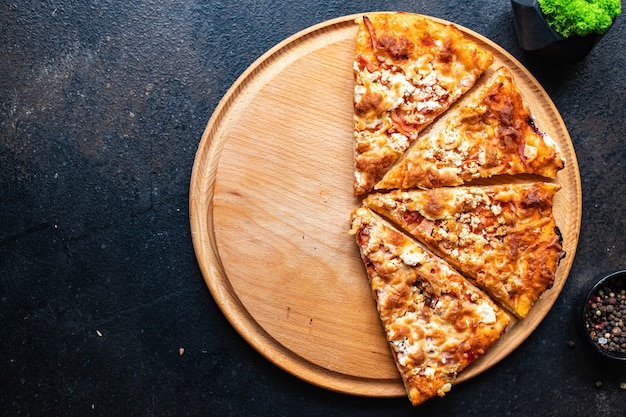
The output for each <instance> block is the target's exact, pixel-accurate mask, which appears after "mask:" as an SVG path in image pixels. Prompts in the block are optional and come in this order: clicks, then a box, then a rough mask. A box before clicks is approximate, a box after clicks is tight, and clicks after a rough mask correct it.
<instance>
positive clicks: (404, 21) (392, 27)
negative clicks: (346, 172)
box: [353, 13, 494, 195]
mask: <svg viewBox="0 0 626 417" xmlns="http://www.w3.org/2000/svg"><path fill="white" fill-rule="evenodd" d="M358 24H359V26H358V31H357V35H356V52H355V59H354V62H353V70H354V78H355V86H354V193H355V195H362V194H364V193H367V192H368V191H371V190H372V189H373V187H374V185H375V184H376V183H377V182H378V181H379V180H380V179H381V178H382V176H383V174H384V173H385V172H386V171H387V170H388V169H389V168H390V167H391V166H392V165H393V164H394V162H395V161H396V160H397V159H398V158H399V157H400V156H401V155H402V154H403V153H404V152H405V151H406V149H407V148H408V147H409V145H410V144H411V143H413V142H414V141H415V140H416V139H417V137H418V134H419V132H420V131H422V130H423V129H424V128H425V127H426V126H428V125H429V124H430V123H432V122H433V120H435V118H436V117H437V116H439V115H440V114H441V113H443V112H444V111H446V110H447V109H448V108H449V107H450V105H451V104H452V103H454V102H455V101H456V100H458V99H459V97H461V96H462V95H463V94H465V93H466V92H467V91H468V90H469V89H470V88H471V87H472V86H473V85H474V83H475V82H476V80H477V79H478V77H479V76H480V75H481V74H482V73H483V71H484V70H485V69H486V68H488V67H489V66H490V65H491V64H492V63H493V59H494V58H493V54H492V53H491V52H490V51H488V50H485V49H483V48H481V47H480V46H479V45H478V44H476V43H475V42H473V41H471V40H469V39H467V38H465V36H464V35H463V33H462V32H461V31H460V30H459V29H458V28H457V27H455V26H454V25H452V24H443V23H440V22H437V21H435V20H432V19H429V18H426V17H423V16H421V15H416V14H409V13H374V14H369V15H367V16H363V17H362V18H361V19H359V22H358Z"/></svg>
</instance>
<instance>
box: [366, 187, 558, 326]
mask: <svg viewBox="0 0 626 417" xmlns="http://www.w3.org/2000/svg"><path fill="white" fill-rule="evenodd" d="M559 188H560V186H558V185H555V184H550V183H543V182H537V183H528V184H502V185H490V186H483V187H478V186H476V187H443V188H433V189H429V190H417V189H414V190H407V191H402V190H394V191H391V192H389V193H387V194H382V193H377V194H370V195H369V196H368V197H367V198H366V199H365V200H364V204H365V205H367V206H368V207H369V208H370V209H372V210H373V211H375V212H377V213H379V214H380V215H382V216H384V217H386V218H388V219H390V220H391V221H392V222H394V223H396V224H398V225H399V226H400V227H401V228H402V229H404V230H405V231H406V232H408V233H409V234H411V235H412V236H414V237H415V238H417V239H418V240H419V241H421V242H422V243H424V244H425V245H426V246H427V247H429V248H430V249H432V250H433V251H434V252H436V253H437V254H439V255H440V256H442V257H443V258H444V259H445V260H447V261H448V262H449V263H450V264H451V265H452V266H453V267H455V268H456V269H457V270H458V271H459V272H461V273H463V274H465V275H466V276H468V277H470V278H472V279H473V280H474V281H475V283H476V284H477V285H478V286H479V287H480V288H482V289H483V290H485V291H487V292H488V293H489V294H490V295H491V296H492V297H494V299H495V300H496V301H498V302H499V303H501V304H502V305H503V306H504V307H506V308H508V309H509V310H510V311H512V312H513V313H515V315H517V316H518V317H519V318H524V317H526V315H527V314H528V312H529V311H530V309H531V308H532V306H533V305H534V303H535V302H536V301H537V299H538V298H539V297H540V296H541V294H542V293H543V292H544V291H545V290H546V289H548V288H549V287H551V286H552V284H553V282H554V278H555V274H556V269H557V266H558V264H559V261H560V259H561V258H562V257H563V256H564V252H563V250H562V247H561V237H560V233H559V231H558V229H557V227H556V224H555V220H554V216H553V213H552V204H553V197H554V195H555V193H556V192H557V190H558V189H559Z"/></svg>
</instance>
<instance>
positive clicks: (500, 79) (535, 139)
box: [375, 67, 564, 190]
mask: <svg viewBox="0 0 626 417" xmlns="http://www.w3.org/2000/svg"><path fill="white" fill-rule="evenodd" d="M442 124H443V127H442V128H440V129H433V131H430V132H428V134H426V135H425V136H424V137H422V138H420V139H419V140H418V141H417V142H416V143H415V145H414V146H413V147H411V148H410V150H409V151H408V152H407V153H406V154H405V155H404V157H403V158H402V159H401V160H400V161H398V163H397V164H396V165H395V166H393V168H391V169H390V170H389V171H388V172H387V173H386V174H385V176H384V177H383V179H382V180H381V181H380V182H379V183H377V184H376V186H375V188H376V189H377V190H382V189H393V188H405V189H406V188H415V187H419V188H432V187H442V186H455V185H462V184H464V183H467V182H469V181H471V180H474V179H477V178H489V177H492V176H495V175H503V174H508V175H517V174H534V175H540V176H543V177H547V178H555V177H556V174H557V172H558V171H559V170H560V169H562V168H563V167H564V162H563V159H562V157H561V156H560V152H559V149H558V146H557V145H556V142H554V140H552V138H550V137H549V136H548V135H547V134H545V133H543V132H541V131H540V130H539V129H538V128H537V127H536V125H535V123H534V120H533V118H532V116H531V114H530V111H529V109H528V106H527V104H526V103H525V102H524V99H523V97H522V95H521V93H520V91H519V89H518V88H517V85H516V83H515V80H514V79H513V76H512V74H511V73H510V71H509V70H508V69H506V68H505V67H500V68H498V69H497V70H496V71H495V72H494V73H493V74H492V75H491V77H490V78H489V80H488V81H487V82H486V83H485V84H484V85H482V86H481V87H480V88H479V89H477V90H476V91H473V92H471V93H469V94H468V96H467V99H464V101H463V102H462V103H459V105H458V106H457V107H455V108H454V109H453V111H451V112H449V113H448V114H447V115H446V118H445V120H444V123H442ZM433 127H434V126H433Z"/></svg>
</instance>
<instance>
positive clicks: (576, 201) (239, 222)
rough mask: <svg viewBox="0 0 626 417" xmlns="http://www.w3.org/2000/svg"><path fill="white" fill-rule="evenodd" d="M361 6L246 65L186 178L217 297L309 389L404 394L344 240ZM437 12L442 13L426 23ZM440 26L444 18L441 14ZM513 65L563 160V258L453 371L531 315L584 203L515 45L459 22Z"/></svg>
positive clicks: (352, 200)
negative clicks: (521, 307)
mask: <svg viewBox="0 0 626 417" xmlns="http://www.w3.org/2000/svg"><path fill="white" fill-rule="evenodd" d="M357 17H358V16H356V15H355V16H346V17H342V18H338V19H334V20H331V21H328V22H325V23H322V24H319V25H316V26H314V27H311V28H309V29H307V30H305V31H303V32H300V33H298V34H296V35H294V36H292V37H291V38H289V39H287V40H285V41H284V42H282V43H280V44H279V45H277V46H276V47H274V48H273V49H271V50H270V51H268V52H267V53H266V54H264V55H263V56H262V57H260V58H259V59H258V60H257V61H256V62H255V63H254V64H253V65H252V66H251V67H250V68H248V69H247V70H246V72H244V73H243V74H242V75H241V77H240V78H239V79H238V80H237V82H236V83H235V84H234V85H233V86H232V87H231V89H230V90H229V91H228V93H227V94H226V96H225V97H224V98H223V100H222V101H221V102H220V104H219V105H218V107H217V109H216V110H215V113H214V114H213V116H212V117H211V119H210V121H209V123H208V125H207V128H206V130H205V132H204V134H203V136H202V140H201V142H200V145H199V148H198V152H197V155H196V160H195V163H194V167H193V173H192V179H191V187H190V218H191V231H192V237H193V243H194V248H195V251H196V256H197V259H198V263H199V265H200V268H201V270H202V273H203V276H204V279H205V281H206V283H207V285H208V287H209V289H210V292H211V294H212V295H213V297H214V298H215V301H216V302H217V304H218V305H219V307H220V308H221V310H222V311H223V313H224V315H225V316H226V317H227V319H228V320H229V321H230V322H231V323H232V325H233V326H234V327H235V328H236V329H237V331H238V332H239V333H240V334H241V336H242V337H243V338H244V339H245V340H246V341H247V342H248V343H250V344H251V345H252V346H253V347H254V348H255V349H257V350H258V351H259V352H260V353H261V354H263V355H264V356H265V357H266V358H268V359H269V360H270V361H272V362H273V363H275V364H276V365H278V366H279V367H281V368H283V369H284V370H286V371H288V372H290V373H292V374H294V375H296V376H298V377H300V378H302V379H304V380H306V381H308V382H310V383H313V384H316V385H318V386H321V387H324V388H328V389H331V390H335V391H339V392H344V393H351V394H356V395H364V396H377V397H390V396H402V395H405V394H404V388H403V386H402V383H401V381H400V379H399V375H398V371H397V370H396V367H395V365H394V362H393V358H392V356H391V352H390V349H389V347H388V345H387V342H386V340H385V335H384V333H383V329H382V325H381V324H380V320H379V318H378V315H377V312H376V307H375V304H374V300H373V298H372V295H371V291H370V288H369V284H368V280H367V275H366V273H365V269H364V267H363V264H362V262H361V259H360V256H359V252H358V248H357V246H356V243H355V242H354V238H353V236H350V235H349V234H348V230H349V213H350V211H351V210H352V209H353V208H355V207H357V206H358V205H360V200H359V199H358V198H356V197H354V196H353V189H352V181H353V171H352V167H353V161H352V158H353V148H352V146H353V135H352V128H353V124H352V114H353V107H352V96H353V83H354V78H353V74H352V62H353V59H354V47H355V46H354V37H355V34H356V31H357V26H356V24H355V23H354V20H355V18H357ZM434 20H438V21H441V22H444V21H442V20H440V19H434ZM445 23H448V22H445ZM460 29H461V30H462V31H463V32H464V33H465V34H466V35H467V36H468V37H469V38H471V39H473V40H474V41H476V42H477V43H479V44H480V45H482V46H483V47H485V48H486V49H489V50H491V51H492V52H493V53H494V55H495V58H496V59H495V63H494V64H493V65H492V67H491V68H490V70H489V71H488V72H487V74H485V75H483V78H482V79H485V78H487V77H488V75H489V73H491V72H492V71H493V70H495V69H496V68H498V67H499V66H501V65H504V66H506V67H508V68H509V69H510V70H511V71H512V73H513V75H514V77H515V78H516V81H517V82H518V83H519V87H520V89H521V90H522V94H523V95H524V97H525V99H526V101H527V103H528V104H529V107H530V109H531V111H532V112H533V114H534V116H535V118H536V123H537V125H538V127H539V128H540V129H542V130H544V131H545V132H547V133H548V134H549V135H550V136H551V137H552V138H554V139H555V140H556V141H557V143H558V144H559V146H560V148H561V152H562V154H563V156H564V158H565V160H566V167H565V169H564V170H562V171H561V172H560V173H559V175H558V178H557V179H556V180H555V182H557V183H558V184H560V185H561V186H562V189H561V190H560V191H559V192H558V193H557V196H556V199H555V204H554V211H555V217H556V221H557V224H558V226H559V228H560V230H561V232H562V235H563V239H564V249H565V251H566V252H567V256H566V258H565V259H563V261H562V262H561V264H560V266H559V269H558V271H557V276H556V280H555V283H554V286H553V287H552V288H551V289H550V290H548V291H547V292H546V293H545V294H544V295H543V296H542V298H541V299H540V300H539V301H538V303H537V304H536V305H535V307H534V308H533V310H532V311H531V313H530V314H529V316H528V317H527V318H526V319H524V320H520V321H515V322H514V323H513V324H512V325H511V326H510V328H509V329H508V331H507V333H506V335H505V336H504V337H503V338H502V339H501V340H500V341H499V342H498V343H497V344H496V345H495V346H493V347H492V348H491V349H490V350H489V351H488V353H487V354H486V355H485V356H483V357H482V358H480V359H478V360H477V361H476V362H474V363H473V364H472V365H471V366H470V367H469V368H467V369H465V370H464V371H463V372H462V373H460V374H459V377H458V380H457V381H458V382H461V381H465V380H467V379H469V378H471V377H473V376H475V375H477V374H479V373H481V372H483V371H485V370H486V369H488V368H489V367H491V366H492V365H494V364H495V363H497V362H498V361H500V360H501V359H502V358H504V357H505V356H506V355H508V354H509V353H510V352H511V351H512V350H513V349H515V348H516V347H517V346H519V345H520V343H522V342H523V341H524V340H525V339H526V338H527V337H528V336H529V335H530V334H531V332H532V331H533V330H534V329H535V328H536V327H537V326H538V325H539V323H540V322H541V320H542V319H543V318H544V317H545V315H546V314H547V313H548V311H549V310H550V308H551V306H552V305H553V303H554V301H555V300H556V298H557V297H558V295H559V293H560V291H561V289H562V288H563V285H564V283H565V280H566V279H567V275H568V273H569V270H570V268H571V265H572V262H573V260H574V253H575V251H576V246H577V243H578V236H579V231H580V221H581V212H582V195H581V183H580V174H579V171H578V165H577V162H576V155H575V153H574V148H573V145H572V143H571V140H570V137H569V134H568V132H567V129H566V127H565V125H564V123H563V121H562V119H561V117H560V115H559V113H558V111H557V110H556V108H555V106H554V105H553V103H552V101H551V100H550V98H549V97H548V95H547V94H546V92H545V91H544V90H543V88H542V87H541V86H540V84H539V83H538V82H537V81H536V80H535V79H534V78H533V77H532V75H531V74H530V73H529V72H528V71H527V70H526V69H525V68H523V67H522V65H521V64H520V63H519V62H518V61H516V60H515V59H514V58H513V57H512V56H511V55H509V54H508V53H507V52H506V51H504V50H503V49H502V48H500V47H499V46H498V45H496V44H494V43H493V42H491V41H489V40H488V39H486V38H484V37H482V36H480V35H478V34H476V33H474V32H472V31H470V30H467V29H465V28H462V27H460Z"/></svg>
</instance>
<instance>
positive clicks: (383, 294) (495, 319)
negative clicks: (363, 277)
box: [351, 207, 511, 405]
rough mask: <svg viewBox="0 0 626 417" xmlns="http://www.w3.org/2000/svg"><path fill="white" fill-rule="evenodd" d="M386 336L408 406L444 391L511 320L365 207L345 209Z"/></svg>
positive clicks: (454, 272) (436, 258) (449, 270)
mask: <svg viewBox="0 0 626 417" xmlns="http://www.w3.org/2000/svg"><path fill="white" fill-rule="evenodd" d="M351 225H352V228H351V233H353V234H354V235H355V236H356V241H357V243H358V246H359V248H360V253H361V257H362V259H363V262H364V264H365V266H366V270H367V275H368V277H369V281H370V283H371V288H372V293H373V296H374V299H375V300H376V306H377V309H378V312H379V314H380V318H381V321H382V323H383V326H384V330H385V334H386V336H387V339H388V341H389V345H390V347H391V350H392V352H393V356H394V359H395V362H396V365H397V367H398V370H399V372H400V375H401V376H402V381H403V383H404V386H405V389H406V392H407V395H408V397H409V399H410V401H411V403H412V404H413V405H418V404H420V403H422V402H423V401H425V400H427V399H429V398H432V397H434V396H437V395H438V396H444V395H445V394H446V393H447V392H448V391H450V389H451V388H452V384H453V383H454V381H455V379H456V375H457V373H458V372H460V371H461V370H462V369H464V368H465V367H467V365H469V364H470V363H472V362H473V361H474V360H475V359H476V358H477V357H479V356H481V355H483V354H484V353H485V351H486V350H487V349H488V348H489V347H490V346H491V345H493V344H494V343H495V342H496V341H497V340H498V339H499V338H500V336H501V335H502V334H503V333H504V332H505V330H506V327H507V324H508V323H509V322H510V320H511V318H510V316H509V315H508V313H507V312H506V311H505V310H503V309H502V308H500V307H499V306H498V305H497V304H495V303H494V302H493V301H492V300H491V299H490V298H489V297H487V296H486V295H485V294H484V293H483V292H482V291H481V290H480V289H478V288H477V287H475V286H474V285H472V284H471V283H470V282H469V281H468V280H467V279H465V278H464V277H462V276H461V275H460V274H459V273H457V272H456V271H455V270H454V269H452V268H451V267H450V266H449V265H448V264H447V263H446V262H444V261H443V260H442V259H441V258H439V257H437V256H435V255H433V254H431V253H430V252H429V251H427V250H425V249H424V248H423V247H422V246H420V245H419V244H417V243H416V242H415V241H413V240H412V239H410V238H409V237H407V236H406V235H404V234H403V233H401V232H399V231H398V230H396V229H394V228H393V227H391V226H390V225H388V224H386V222H385V221H384V220H382V219H380V218H379V217H378V216H376V215H374V214H373V213H372V212H371V211H370V210H368V209H367V208H365V207H360V208H357V209H355V210H354V211H353V212H352V214H351Z"/></svg>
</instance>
